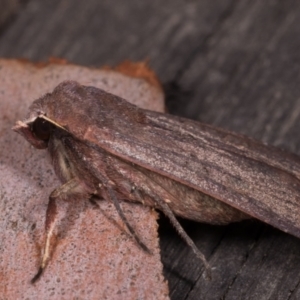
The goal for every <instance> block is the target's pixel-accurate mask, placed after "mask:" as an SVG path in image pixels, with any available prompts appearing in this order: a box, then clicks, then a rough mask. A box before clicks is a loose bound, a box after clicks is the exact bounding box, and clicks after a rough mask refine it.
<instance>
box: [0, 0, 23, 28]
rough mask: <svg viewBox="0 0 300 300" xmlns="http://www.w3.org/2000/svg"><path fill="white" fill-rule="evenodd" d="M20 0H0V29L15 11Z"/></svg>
mask: <svg viewBox="0 0 300 300" xmlns="http://www.w3.org/2000/svg"><path fill="white" fill-rule="evenodd" d="M19 5H20V0H0V29H1V28H2V26H4V25H5V24H6V22H7V21H8V20H9V18H11V17H12V15H13V14H14V13H16V12H17V10H18V8H19Z"/></svg>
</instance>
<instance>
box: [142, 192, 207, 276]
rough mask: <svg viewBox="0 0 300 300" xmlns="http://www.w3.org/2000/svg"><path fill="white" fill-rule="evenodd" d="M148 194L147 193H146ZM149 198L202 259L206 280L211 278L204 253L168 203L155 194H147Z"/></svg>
mask: <svg viewBox="0 0 300 300" xmlns="http://www.w3.org/2000/svg"><path fill="white" fill-rule="evenodd" d="M148 194H149V193H148ZM149 196H150V197H151V198H153V199H154V200H155V202H156V203H157V205H158V206H159V208H160V209H161V210H162V212H163V213H164V214H165V215H166V216H167V217H168V218H169V220H170V222H171V224H172V225H173V226H174V228H175V229H176V231H177V232H178V234H179V236H180V237H181V238H182V239H183V240H184V241H185V242H186V243H187V245H188V246H190V247H191V248H192V250H193V252H194V253H195V254H196V256H197V257H198V258H199V259H200V260H201V261H202V263H203V265H204V267H205V273H206V278H207V279H208V280H211V279H212V275H211V267H210V265H209V263H208V262H207V260H206V258H205V255H204V254H203V253H202V252H201V251H200V250H199V249H198V247H197V246H196V245H195V243H194V242H193V240H192V239H191V238H190V237H189V236H188V234H187V233H186V232H185V230H184V229H183V228H182V226H181V224H180V223H179V222H178V220H177V219H176V217H175V215H174V213H173V212H172V210H171V209H170V207H169V205H168V204H167V203H165V202H164V201H163V200H161V199H160V198H159V197H157V196H156V195H153V194H151V195H149Z"/></svg>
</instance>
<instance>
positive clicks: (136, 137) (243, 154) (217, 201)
mask: <svg viewBox="0 0 300 300" xmlns="http://www.w3.org/2000/svg"><path fill="white" fill-rule="evenodd" d="M13 130H15V131H17V132H18V133H20V134H21V135H22V136H23V137H24V138H25V139H26V140H27V141H28V142H29V143H31V144H32V145H33V146H34V147H36V148H38V149H44V148H48V150H49V153H50V156H51V158H52V162H53V166H54V169H55V172H56V174H57V176H58V177H59V178H60V180H61V182H62V185H61V186H60V187H58V188H57V189H55V190H54V191H53V192H52V193H51V194H50V197H49V204H48V208H47V213H46V224H45V230H46V239H45V244H44V248H43V253H42V259H41V264H40V268H39V271H38V272H37V274H36V275H35V276H34V278H33V279H32V282H35V281H36V280H37V279H38V278H39V277H40V275H41V274H42V272H43V270H44V269H45V267H46V265H47V263H48V261H49V259H50V252H51V248H52V247H53V245H51V237H52V235H53V229H54V226H55V221H56V217H57V202H59V201H70V200H71V199H72V201H74V199H75V200H77V199H78V200H80V199H90V198H92V197H99V198H103V199H106V200H109V201H112V202H113V204H114V205H115V207H116V209H117V211H118V213H119V215H120V217H121V218H122V220H123V222H124V224H125V225H126V227H127V229H128V230H129V231H130V233H131V234H132V236H133V237H134V238H135V239H136V241H137V243H138V244H139V245H140V246H141V247H142V248H143V249H144V250H145V251H148V252H151V251H150V250H149V249H148V248H147V246H146V245H144V244H143V242H142V241H141V240H140V238H139V237H138V236H137V235H136V234H135V231H134V229H133V228H132V227H131V226H130V222H129V221H128V220H127V219H126V217H125V215H124V214H123V211H122V209H121V207H120V204H119V200H121V199H125V200H127V201H132V202H141V203H143V204H145V205H149V206H152V207H155V208H157V209H159V210H161V211H162V212H163V213H164V214H165V215H166V216H167V217H168V218H169V219H170V221H171V223H172V224H173V225H174V226H175V228H176V229H177V231H178V232H179V234H180V235H181V236H182V238H183V239H184V240H185V241H186V242H187V243H188V245H190V246H191V248H192V249H193V251H194V252H195V254H196V255H197V256H198V257H199V258H200V259H201V260H202V261H203V263H204V265H205V267H206V270H207V272H208V275H209V273H210V268H209V264H208V263H207V261H206V259H205V257H204V255H203V254H202V253H201V252H200V251H199V250H198V249H197V247H196V246H195V244H194V243H193V241H192V240H191V239H190V238H189V236H188V235H187V234H186V232H185V231H184V230H183V228H182V227H181V225H180V224H179V222H178V221H177V219H176V217H175V215H178V216H180V217H183V218H187V219H191V220H194V221H199V222H205V223H210V224H218V225H222V224H228V223H230V222H237V221H241V220H243V219H248V218H251V217H254V218H257V219H259V220H262V221H264V222H266V223H268V224H270V225H273V226H275V227H277V228H279V229H281V230H283V231H285V232H288V233H290V234H293V235H295V236H297V237H300V198H299V192H300V180H299V179H300V158H299V157H297V156H296V155H293V154H288V153H286V152H284V151H281V150H279V149H276V148H274V147H270V146H266V145H264V144H262V143H260V142H258V141H255V140H253V139H250V138H248V137H245V136H242V135H238V134H235V133H231V132H228V131H225V130H222V129H219V128H215V127H213V126H210V125H206V124H201V123H199V122H196V121H192V120H187V119H184V118H180V117H177V116H172V115H168V114H163V113H158V112H152V111H148V110H144V109H141V108H138V107H136V106H135V105H133V104H130V103H128V102H127V101H125V100H124V99H121V98H119V97H117V96H115V95H112V94H109V93H107V92H105V91H103V90H100V89H98V88H95V87H88V86H82V85H80V84H78V83H77V82H74V81H65V82H62V83H61V84H59V85H58V86H57V87H56V88H55V89H54V91H53V92H52V93H49V94H46V95H45V96H43V97H41V98H39V99H37V100H36V101H34V102H33V104H32V105H31V106H30V108H29V115H28V118H27V119H26V120H25V121H24V122H21V121H18V122H17V123H16V125H15V127H14V128H13Z"/></svg>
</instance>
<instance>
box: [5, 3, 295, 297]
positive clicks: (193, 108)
mask: <svg viewBox="0 0 300 300" xmlns="http://www.w3.org/2000/svg"><path fill="white" fill-rule="evenodd" d="M299 5H300V3H298V2H296V1H290V0H288V1H280V0H270V1H267V2H266V1H247V0H241V1H230V0H225V1H222V0H218V1H213V2H212V1H208V0H203V1H190V2H186V1H179V0H168V1H164V3H163V4H162V2H161V1H143V2H140V1H126V2H124V1H121V0H117V1H111V2H104V1H97V0H89V1H84V2H82V1H79V0H76V1H74V0H73V1H71V0H65V1H59V0H51V1H50V0H48V1H43V2H41V1H38V0H31V1H29V2H28V4H27V6H26V7H25V9H24V11H23V13H21V14H20V15H18V17H17V18H16V19H15V21H14V23H12V24H10V27H8V28H6V30H5V31H4V32H2V36H1V37H0V56H4V57H19V56H22V57H26V58H29V59H32V60H43V59H47V58H48V57H49V56H60V57H64V58H67V59H68V60H70V61H74V62H76V63H81V64H84V65H102V64H116V63H118V62H120V61H123V60H124V59H133V60H140V59H144V58H149V60H150V65H151V66H152V67H153V68H154V69H155V71H156V72H157V74H158V76H159V77H160V78H161V79H162V80H163V82H164V83H165V84H166V86H167V87H168V89H167V91H168V95H169V97H168V103H169V109H170V111H171V112H173V113H177V114H181V115H184V116H186V117H191V118H196V119H198V120H201V121H205V122H208V123H212V124H215V125H218V126H222V127H224V128H228V129H231V130H234V131H238V132H242V133H245V134H247V135H250V136H253V137H256V138H258V139H260V140H263V141H264V142H268V143H270V144H273V145H276V146H279V147H283V148H286V149H289V150H290V151H293V152H295V153H298V154H299V155H300V137H299V133H298V130H299V126H300V118H299V113H300V89H299V82H300V73H299V64H300V52H299V43H300V40H299V29H300V25H299V17H300V10H299ZM25 27H26V30H24V28H25ZM165 223H166V222H162V224H164V226H166V224H165ZM184 224H185V227H186V229H187V231H188V233H189V234H190V235H191V236H192V237H193V239H194V240H195V241H196V243H197V245H198V246H199V247H200V249H201V250H202V251H203V252H204V253H205V254H206V255H207V257H208V258H209V260H210V262H211V264H212V266H213V268H214V270H213V276H214V278H213V281H211V282H206V281H204V279H203V277H202V276H201V275H202V271H203V268H202V266H201V264H199V263H198V261H197V260H196V258H195V257H194V255H193V253H192V251H191V250H190V249H189V248H188V247H187V246H185V245H184V243H183V242H182V241H181V240H180V239H179V238H178V237H177V236H176V233H175V232H174V231H173V230H172V229H171V228H170V227H167V228H165V229H161V235H162V241H161V246H162V258H163V261H164V263H165V272H166V276H167V278H168V280H169V285H170V290H171V297H172V299H218V298H223V299H299V297H300V289H299V281H300V276H299V274H298V273H299V272H298V270H299V268H300V255H299V253H300V240H299V239H296V238H294V237H291V236H289V235H287V234H284V233H282V232H280V231H278V230H275V229H273V228H271V227H269V226H267V225H264V224H262V223H260V222H258V221H251V222H243V223H241V224H232V225H230V226H227V227H216V226H209V225H203V224H197V223H191V222H184Z"/></svg>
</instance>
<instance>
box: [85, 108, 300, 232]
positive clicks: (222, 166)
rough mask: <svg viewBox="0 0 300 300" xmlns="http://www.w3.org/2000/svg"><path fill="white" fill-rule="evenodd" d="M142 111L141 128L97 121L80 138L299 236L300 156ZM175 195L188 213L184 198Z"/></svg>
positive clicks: (194, 123) (226, 133)
mask: <svg viewBox="0 0 300 300" xmlns="http://www.w3.org/2000/svg"><path fill="white" fill-rule="evenodd" d="M143 112H144V114H145V116H146V119H145V120H146V121H145V123H144V124H142V125H141V126H140V128H139V130H137V129H136V128H133V129H132V130H130V128H127V130H126V128H125V129H124V127H123V128H121V129H119V128H116V127H109V128H100V127H99V126H97V125H96V124H95V125H94V126H92V127H91V128H89V129H88V130H87V132H86V134H85V136H84V138H85V140H86V141H87V142H89V143H92V144H94V145H95V146H97V147H101V148H102V149H105V150H106V151H108V152H110V153H112V154H113V155H116V156H118V157H120V158H122V159H123V160H126V161H128V162H132V163H135V164H137V165H139V166H141V167H143V168H145V169H148V170H149V171H152V172H156V173H159V174H161V175H163V176H165V177H167V178H171V179H173V180H174V181H175V182H180V183H182V184H183V185H187V186H189V187H191V188H194V189H196V190H198V191H200V192H202V193H204V194H206V195H209V196H211V197H212V198H215V199H218V200H220V201H221V202H223V203H226V204H228V205H230V206H232V207H234V208H236V209H238V210H240V211H242V212H244V213H245V214H247V215H249V216H252V217H255V218H257V219H260V220H262V221H264V222H266V223H268V224H270V225H273V226H274V227H277V228H279V229H281V230H283V231H285V232H288V233H291V234H293V235H295V236H297V237H300V198H299V191H300V181H299V177H300V176H299V174H300V172H299V170H300V159H299V157H297V156H296V155H292V154H289V153H285V152H284V151H281V150H279V149H276V148H274V147H269V146H266V145H264V144H262V143H259V142H257V141H254V140H253V139H250V138H247V137H245V136H242V135H237V134H234V133H230V132H227V131H224V130H222V129H218V128H215V127H212V126H209V125H205V124H201V123H198V122H195V121H191V120H186V119H183V118H179V117H175V116H171V115H165V114H161V113H157V112H150V111H145V110H143ZM136 125H137V126H136V127H138V124H136ZM125 132H126V134H125ZM178 201H182V205H184V207H185V212H186V214H185V216H184V217H186V218H189V215H190V212H189V207H188V206H186V201H185V200H184V199H181V200H178ZM170 207H171V208H172V204H170ZM191 209H193V206H192V205H191ZM199 214H201V211H199Z"/></svg>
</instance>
